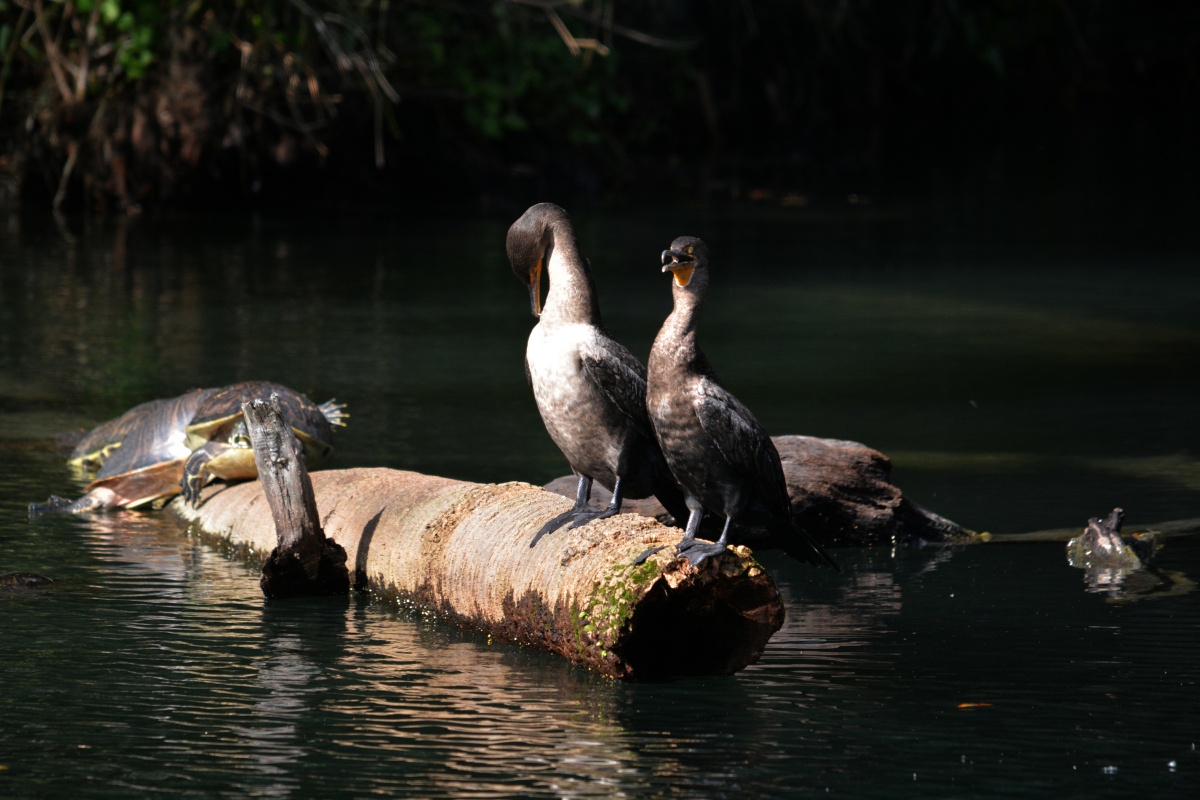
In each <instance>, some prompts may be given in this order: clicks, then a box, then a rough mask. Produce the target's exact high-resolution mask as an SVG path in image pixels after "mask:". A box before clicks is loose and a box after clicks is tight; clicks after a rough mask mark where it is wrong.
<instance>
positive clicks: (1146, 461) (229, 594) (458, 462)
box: [0, 206, 1200, 798]
mask: <svg viewBox="0 0 1200 800" xmlns="http://www.w3.org/2000/svg"><path fill="white" fill-rule="evenodd" d="M519 211H520V209H516V210H515V211H514V212H513V213H511V214H509V213H497V214H493V215H487V214H480V215H473V216H469V217H468V218H466V219H453V218H450V217H448V216H442V217H436V216H431V217H429V218H427V219H419V220H415V221H414V220H412V219H407V220H404V221H401V220H399V219H398V218H392V217H390V216H388V215H384V214H378V215H364V216H361V217H354V216H349V215H348V216H347V217H345V218H341V219H328V218H325V219H308V220H289V221H279V220H271V219H269V218H245V219H229V218H220V219H210V220H194V219H193V220H177V221H173V220H166V221H164V220H137V221H134V222H132V223H125V224H118V223H115V222H97V221H87V222H84V221H78V220H72V221H68V222H67V223H66V224H65V226H64V227H59V226H56V225H55V224H53V223H52V222H51V221H49V220H37V219H28V218H26V219H20V218H10V219H8V220H7V221H6V223H5V224H6V228H5V229H4V235H3V238H2V239H0V452H2V453H3V458H0V573H3V572H11V571H32V572H38V573H42V574H45V575H49V576H51V577H53V578H55V579H56V582H55V583H54V584H53V585H52V586H50V587H46V588H44V589H41V590H36V591H30V590H23V591H14V590H0V796H4V797H61V796H88V797H130V796H143V795H170V796H172V797H174V796H197V797H201V796H203V797H214V796H229V797H244V796H268V797H363V796H367V795H372V794H377V795H382V796H414V797H512V796H536V797H575V796H602V797H613V796H630V797H658V796H672V797H765V796H807V795H816V796H825V795H829V796H843V797H909V796H912V797H918V796H920V797H1010V796H1011V797H1032V796H1044V797H1055V798H1058V797H1169V796H1190V795H1191V790H1187V789H1186V787H1187V786H1189V785H1190V786H1192V787H1193V789H1194V788H1195V785H1196V775H1197V772H1198V771H1200V760H1198V758H1197V754H1196V750H1195V743H1196V742H1197V740H1198V739H1200V730H1198V723H1197V720H1200V687H1198V686H1197V680H1198V678H1200V666H1197V665H1198V664H1200V593H1196V592H1188V591H1185V590H1186V589H1187V588H1188V584H1187V583H1186V581H1187V580H1188V578H1189V577H1190V578H1191V579H1196V576H1200V543H1198V542H1200V540H1197V539H1196V538H1195V537H1194V536H1180V537H1176V538H1171V539H1168V540H1167V542H1166V545H1165V547H1164V549H1163V550H1162V552H1161V554H1160V555H1159V556H1158V558H1157V560H1156V561H1155V565H1156V567H1157V568H1158V570H1159V571H1158V572H1157V573H1155V574H1153V575H1150V576H1148V577H1147V576H1143V578H1144V580H1140V581H1139V582H1131V583H1130V584H1127V585H1125V586H1122V587H1110V588H1109V590H1108V591H1098V590H1096V588H1095V587H1089V584H1088V583H1086V582H1085V576H1084V573H1082V572H1081V571H1079V570H1075V569H1073V568H1071V567H1069V566H1068V565H1067V563H1066V558H1065V554H1064V550H1063V547H1062V545H1061V544H1057V543H1044V544H1022V545H993V546H983V547H974V548H967V549H957V550H938V549H925V550H917V551H909V550H900V551H896V552H892V551H891V550H888V549H883V548H880V549H875V550H859V551H852V550H844V549H843V550H838V551H836V553H835V555H836V556H837V558H838V559H839V561H840V562H841V563H842V565H843V573H842V574H841V575H831V574H824V573H822V572H818V571H815V570H812V569H809V568H807V567H805V566H804V565H800V564H795V563H792V562H790V561H788V560H787V559H786V557H783V556H781V555H780V554H775V553H766V554H764V555H763V560H764V563H765V564H766V565H767V566H768V568H769V569H770V570H771V572H772V574H773V575H774V576H775V577H776V580H777V581H778V583H779V586H780V589H781V591H782V592H783V593H784V595H785V598H786V602H787V608H788V618H787V622H786V624H785V627H784V628H783V630H781V631H780V632H779V633H778V634H777V635H776V636H775V637H774V638H773V639H772V641H771V643H770V645H769V646H768V648H767V651H766V653H765V655H764V657H763V659H762V660H761V661H760V662H759V663H758V664H756V665H754V666H753V667H751V668H749V669H747V670H745V671H743V672H741V673H739V674H738V675H736V676H733V677H728V678H714V679H703V680H680V681H673V682H667V683H652V684H638V685H628V684H619V683H614V682H611V681H609V680H606V679H602V678H599V677H596V676H594V675H591V674H588V673H585V672H582V671H580V670H577V669H575V668H572V667H570V666H569V665H567V664H566V663H565V662H564V661H562V660H561V659H559V658H557V657H554V656H551V655H547V654H544V653H541V652H537V651H531V650H527V649H522V648H519V647H516V646H514V645H511V644H508V643H504V642H499V641H492V642H489V641H488V640H487V639H486V637H482V636H479V635H477V634H474V633H470V632H463V631H459V630H457V629H455V628H452V627H449V626H446V625H444V624H442V623H439V622H437V621H436V620H433V619H430V618H428V617H426V616H423V615H422V614H421V613H420V612H419V611H414V610H412V609H406V608H397V607H394V606H388V605H384V604H380V603H372V602H370V601H369V600H367V599H364V598H360V597H355V598H351V599H349V600H346V599H341V600H321V601H296V602H272V603H267V602H265V601H264V600H263V598H262V597H261V594H260V592H259V590H258V586H257V576H256V574H255V573H254V571H253V570H251V569H250V568H248V567H247V566H245V565H243V564H242V563H240V562H237V561H234V560H231V559H230V558H228V557H227V556H226V555H224V554H222V553H219V552H217V551H215V550H213V549H211V548H210V547H208V546H206V545H203V544H200V543H198V542H196V541H195V540H193V539H191V538H189V537H188V536H187V535H186V532H185V531H183V530H181V529H180V527H179V526H178V525H177V524H176V523H174V522H173V521H172V520H171V519H170V518H169V517H167V516H163V515H160V514H157V513H146V514H138V513H126V514H113V515H99V516H93V517H87V518H42V519H38V520H36V521H29V520H27V519H26V516H25V510H24V509H25V505H26V503H28V502H29V501H30V500H43V499H45V498H46V497H47V496H48V495H49V494H51V493H57V494H75V493H78V491H79V487H78V485H76V484H73V483H72V482H71V480H70V478H69V477H68V475H67V473H66V470H65V468H64V466H63V451H62V449H61V446H60V445H59V444H58V442H57V440H56V437H57V436H59V435H60V434H63V433H65V432H69V431H71V430H78V429H82V428H85V427H88V426H91V425H94V424H95V423H97V422H99V421H101V420H103V419H106V418H108V417H111V416H113V415H115V414H117V413H119V412H120V411H122V410H124V409H125V408H127V407H129V406H131V405H133V404H135V403H138V402H142V401H144V400H147V399H150V398H153V397H160V396H169V395H174V394H178V393H180V392H182V391H183V390H185V389H187V388H190V387H193V386H198V385H204V386H213V385H223V384H227V383H232V382H234V381H237V380H245V379H269V380H276V381H280V382H282V383H285V384H287V385H290V386H292V387H294V388H296V389H299V390H301V391H304V392H306V393H308V394H309V395H310V396H312V397H313V399H315V400H317V401H321V400H325V399H327V398H329V397H336V398H337V399H338V400H340V401H343V402H345V403H347V404H348V406H349V411H350V413H351V415H352V416H351V419H350V425H349V427H348V428H347V429H346V430H345V431H339V436H338V439H337V442H336V444H337V447H338V456H337V463H336V465H337V466H368V465H369V466H389V467H397V468H405V469H415V470H420V471H423V472H429V473H435V474H441V475H447V476H452V477H458V478H466V479H470V480H477V481H504V480H512V479H522V480H528V481H531V482H545V481H547V480H549V479H551V478H553V477H556V476H558V475H560V474H563V473H564V472H565V471H566V467H565V464H564V463H563V461H562V458H561V456H560V455H559V454H558V453H557V451H556V450H555V449H554V446H553V444H552V443H551V442H550V441H549V438H548V437H547V436H546V434H545V432H544V430H543V429H542V427H541V424H540V421H539V419H538V417H537V412H536V409H535V408H534V406H533V401H532V398H531V397H530V395H529V390H528V387H527V386H526V384H525V379H524V375H523V371H522V368H521V362H522V357H523V351H524V340H525V336H526V335H527V333H528V330H529V328H530V326H531V325H532V322H533V320H532V318H531V317H530V316H529V313H528V301H527V297H526V295H525V292H524V289H523V287H522V286H521V285H520V284H519V283H518V282H517V281H516V279H515V278H514V277H513V276H512V274H511V272H510V271H509V268H508V265H507V263H506V260H505V257H504V251H503V238H504V232H505V230H506V228H507V225H508V223H509V222H510V221H511V219H512V218H515V216H516V214H517V213H519ZM1100 211H1102V212H1104V213H1099V214H1096V215H1085V214H1080V213H1075V212H1070V211H1067V210H1062V209H1060V210H1058V211H1057V212H1054V210H1053V209H1050V210H1048V209H1046V208H1038V209H1030V210H1027V211H1026V212H1023V213H1017V214H1007V215H997V214H994V213H992V211H991V210H989V209H979V208H970V207H968V208H961V207H957V206H948V207H942V208H937V207H928V206H926V207H921V208H866V209H864V208H861V207H854V208H851V207H849V206H847V207H845V208H841V207H838V208H826V209H763V208H741V207H735V208H729V209H722V210H699V211H689V210H686V209H677V210H674V211H672V212H669V213H657V214H655V215H653V216H648V215H645V214H642V215H634V214H628V215H620V214H611V213H610V214H601V213H594V212H593V213H589V212H586V211H582V210H581V211H576V212H575V219H576V225H577V228H578V232H579V236H580V239H581V243H582V246H583V249H584V251H585V253H586V254H587V255H588V256H590V258H591V259H592V262H593V265H594V270H595V273H596V278H597V283H598V285H599V288H600V292H601V303H602V307H603V309H604V312H605V315H606V321H607V323H608V325H609V328H610V329H611V331H612V332H613V333H614V334H615V335H616V336H617V337H618V338H620V339H621V340H622V341H624V342H625V343H626V344H628V345H629V346H630V348H631V349H632V350H633V351H634V352H635V353H638V354H640V355H642V356H643V357H644V355H645V353H646V352H647V351H648V349H649V343H650V341H651V339H652V338H653V335H654V333H655V331H656V330H657V326H658V324H659V323H660V322H661V320H662V318H663V317H664V316H665V314H666V313H667V311H668V309H669V303H670V296H669V289H668V284H667V278H666V277H665V276H663V275H661V273H660V272H659V265H658V252H659V251H661V250H662V249H663V248H664V247H665V246H666V245H667V244H669V242H670V240H671V239H673V238H674V237H675V236H677V235H680V234H684V233H689V234H695V235H700V236H702V237H704V238H705V239H706V240H707V241H708V242H709V244H710V247H711V249H712V250H713V254H714V266H713V269H714V279H713V287H712V293H711V295H710V301H709V305H708V308H707V310H706V314H705V320H704V328H703V333H702V343H703V344H704V346H705V348H706V350H707V352H708V355H709V357H710V360H711V361H712V362H713V364H714V365H715V367H716V369H717V370H718V372H719V373H720V374H721V375H722V377H723V378H724V380H725V382H726V383H727V384H728V385H729V386H730V387H731V388H732V389H733V390H734V391H735V392H737V393H738V394H739V396H741V397H742V399H743V400H745V401H746V402H747V404H748V405H750V406H751V407H752V408H753V409H754V410H755V411H756V413H757V414H758V416H759V418H760V420H761V421H762V422H763V423H764V424H765V425H766V427H767V428H768V429H769V430H770V431H772V432H773V433H777V434H782V433H806V434H813V435H818V436H828V437H837V438H849V439H856V440H859V441H863V442H866V443H867V444H869V445H871V446H873V447H876V448H877V449H880V450H882V451H883V452H885V453H887V454H888V455H889V456H891V457H892V459H893V463H894V466H895V473H894V479H895V482H896V483H897V484H898V485H899V486H900V487H901V488H903V489H904V491H905V492H906V493H907V494H908V496H910V497H911V498H912V499H914V500H916V501H917V502H919V503H921V504H923V505H926V506H928V507H929V508H931V509H932V510H934V511H937V512H938V513H941V514H943V515H945V516H948V517H950V518H952V519H955V520H956V521H958V522H960V523H962V524H963V525H966V526H968V527H971V528H975V529H978V530H988V531H994V532H1002V533H1003V532H1007V533H1013V532H1024V531H1031V530H1038V529H1044V528H1059V527H1078V528H1082V526H1083V524H1084V522H1085V521H1086V519H1087V518H1088V517H1090V516H1095V515H1099V514H1103V513H1105V512H1107V511H1108V510H1109V509H1111V508H1112V507H1114V506H1117V505H1120V506H1122V507H1124V508H1125V509H1126V512H1127V519H1128V523H1127V528H1129V529H1135V528H1137V527H1140V526H1143V525H1148V524H1154V523H1160V522H1165V521H1170V520H1180V519H1194V518H1197V517H1200V460H1198V459H1197V456H1196V454H1197V453H1198V452H1200V426H1198V425H1197V398H1198V397H1200V391H1198V390H1200V312H1198V311H1197V309H1198V308H1200V273H1198V272H1197V270H1196V267H1197V266H1198V264H1200V259H1198V256H1200V245H1198V243H1197V241H1196V238H1195V236H1194V234H1190V233H1188V232H1186V231H1185V230H1184V228H1183V227H1182V226H1178V225H1175V224H1173V223H1172V218H1168V219H1166V220H1163V219H1157V218H1156V219H1154V220H1149V221H1148V219H1147V217H1146V215H1144V214H1139V213H1137V210H1136V209H1135V208H1130V209H1117V211H1119V212H1121V213H1115V212H1114V211H1113V210H1112V209H1103V208H1102V209H1100ZM1126 211H1128V213H1125V212H1126ZM1052 212H1053V213H1052ZM1180 216H1187V215H1180ZM1193 527H1194V526H1193ZM1172 587H1173V588H1172ZM962 704H968V705H967V706H966V707H961V708H960V705H962ZM971 704H980V705H971Z"/></svg>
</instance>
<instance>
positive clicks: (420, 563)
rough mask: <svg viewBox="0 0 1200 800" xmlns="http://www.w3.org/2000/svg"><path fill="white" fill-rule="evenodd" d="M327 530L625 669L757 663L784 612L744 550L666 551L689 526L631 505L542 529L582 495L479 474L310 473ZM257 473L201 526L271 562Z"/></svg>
mask: <svg viewBox="0 0 1200 800" xmlns="http://www.w3.org/2000/svg"><path fill="white" fill-rule="evenodd" d="M310 477H311V479H312V486H313V490H314V494H315V499H316V503H317V507H318V508H319V509H320V511H321V514H322V517H321V523H322V526H323V528H324V531H325V533H326V535H327V536H329V537H330V538H332V539H334V540H336V541H337V542H338V543H340V544H341V545H342V546H343V547H345V549H346V551H347V552H348V553H349V554H350V558H351V559H352V561H353V569H354V572H355V576H356V577H355V583H356V585H357V586H358V588H360V589H366V590H369V591H371V592H372V593H373V594H375V595H377V596H380V597H383V598H388V599H392V598H394V599H398V600H402V601H406V602H409V603H412V604H414V605H416V606H418V607H420V608H422V609H428V610H431V611H433V612H434V613H436V614H437V615H438V616H440V617H441V618H443V619H445V620H448V621H451V622H454V623H456V624H459V625H462V626H464V627H469V628H474V629H476V630H479V631H483V632H486V633H488V634H489V635H491V636H493V637H496V638H501V639H507V640H511V641H517V642H520V643H522V644H525V645H530V646H535V647H540V648H544V649H547V650H550V651H553V652H555V653H559V654H560V655H563V656H565V657H567V658H568V659H570V660H571V661H572V662H574V663H575V664H578V665H580V666H584V667H587V668H589V669H592V670H595V671H597V672H600V673H603V674H605V675H610V676H613V677H618V678H645V677H661V676H664V675H681V674H728V673H732V672H736V671H737V670H739V669H742V668H743V667H745V666H747V665H749V664H752V663H754V662H755V661H756V660H757V659H758V657H759V656H760V655H761V654H762V651H763V649H764V648H765V647H766V644H767V641H768V639H769V638H770V637H771V635H772V634H773V633H774V632H775V631H776V630H778V629H779V627H780V626H781V625H782V624H783V616H784V610H783V604H782V602H781V601H780V598H779V593H778V591H777V590H776V587H775V583H774V581H772V580H771V578H770V576H769V575H768V574H767V573H766V572H765V571H764V570H763V569H762V567H761V566H760V565H759V564H758V563H757V562H755V560H754V559H753V557H752V556H751V554H750V551H749V550H747V549H746V548H744V547H741V548H730V549H729V550H727V551H726V552H725V553H724V554H722V555H721V556H718V557H713V558H710V559H708V560H706V561H704V562H703V563H702V564H701V565H700V567H699V568H695V567H692V566H691V565H690V564H688V562H687V559H683V558H676V557H675V548H674V547H667V548H666V549H665V550H663V551H662V552H660V553H658V554H656V555H654V556H652V557H651V558H650V559H648V560H647V561H646V562H645V563H644V564H640V565H638V566H634V565H633V560H634V558H636V557H637V556H638V554H640V553H641V552H642V551H644V550H645V549H647V548H648V547H652V546H657V545H674V544H675V543H676V542H678V541H679V538H680V536H681V533H680V531H679V530H678V529H673V528H667V527H664V526H663V525H661V524H659V523H658V522H656V521H655V520H652V519H648V518H645V517H640V516H637V515H634V514H621V515H618V516H616V517H611V518H609V519H604V520H597V521H595V522H591V523H589V524H588V525H586V526H583V527H581V528H578V529H575V530H572V531H565V530H564V531H557V532H555V533H554V534H551V535H549V536H546V537H545V538H543V539H542V540H541V541H540V542H538V545H537V547H533V548H530V547H529V542H530V540H531V539H532V538H533V535H534V533H535V532H536V531H537V530H538V529H539V528H540V527H541V526H542V524H543V523H545V522H546V521H547V520H548V519H550V518H551V517H553V516H555V515H557V514H558V513H560V512H562V511H564V510H565V509H566V508H567V507H569V505H570V501H568V500H566V499H565V498H563V497H561V496H559V495H556V494H553V493H551V492H547V491H544V490H543V489H540V488H538V487H535V486H530V485H529V484H525V483H505V484H500V485H495V484H476V483H468V482H464V481H456V480H451V479H448V478H440V477H436V476H431V475H422V474H420V473H416V472H403V471H399V470H389V469H348V470H322V471H319V472H314V473H312V475H311V476H310ZM266 502H267V500H266V498H265V497H264V494H263V490H262V488H261V486H260V485H259V484H258V483H246V484H241V485H236V486H231V487H228V488H219V487H215V486H210V487H208V488H206V489H205V492H204V499H203V502H202V503H201V505H200V506H199V507H198V508H191V507H189V506H187V505H185V504H183V503H173V504H172V505H171V506H170V507H171V508H172V509H173V510H174V511H175V513H177V514H178V515H180V516H181V517H183V518H184V519H187V520H189V521H191V522H192V523H193V525H194V527H195V528H196V529H198V530H199V531H200V532H202V533H204V534H207V535H209V536H213V537H218V538H220V539H222V540H224V541H225V542H227V543H229V544H232V545H234V546H235V547H238V548H240V549H242V550H243V551H244V552H247V553H249V554H250V557H251V558H256V559H261V558H262V556H261V554H262V553H265V552H268V551H269V550H270V549H271V548H272V547H273V546H274V544H275V535H274V531H273V530H272V529H271V523H270V521H269V517H268V516H267V515H265V514H264V513H263V511H264V507H263V504H264V503H266Z"/></svg>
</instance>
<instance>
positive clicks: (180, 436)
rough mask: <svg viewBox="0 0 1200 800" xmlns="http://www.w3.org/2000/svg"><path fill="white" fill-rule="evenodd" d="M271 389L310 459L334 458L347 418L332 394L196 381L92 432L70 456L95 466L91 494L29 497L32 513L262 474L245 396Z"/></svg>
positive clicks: (135, 502) (133, 502) (79, 465)
mask: <svg viewBox="0 0 1200 800" xmlns="http://www.w3.org/2000/svg"><path fill="white" fill-rule="evenodd" d="M272 394H276V395H278V397H279V402H280V406H281V407H282V408H283V411H284V414H285V416H286V417H287V418H288V420H289V421H290V422H291V424H292V429H293V430H294V431H295V432H296V434H297V437H298V438H299V439H300V441H301V442H302V443H303V444H304V446H305V460H306V461H307V462H308V463H309V465H310V466H315V465H316V464H317V463H319V462H320V461H321V460H323V459H325V458H327V457H328V456H329V454H330V453H331V452H332V450H333V446H332V444H331V441H332V434H333V426H335V425H345V418H346V417H347V414H346V413H345V412H344V408H345V407H344V406H343V405H341V404H338V403H336V402H334V401H333V400H330V401H328V402H327V403H324V404H322V405H320V406H318V405H315V404H314V403H313V402H312V401H311V400H309V399H308V398H307V397H306V396H304V395H303V394H300V393H299V392H296V391H295V390H293V389H289V388H288V387H286V386H282V385H280V384H277V383H269V382H266V381H251V382H246V383H239V384H234V385H232V386H226V387H224V388H220V389H193V390H191V391H189V392H186V393H184V394H182V395H180V396H178V397H172V398H167V399H163V400H151V401H150V402H147V403H142V404H141V405H138V406H135V407H134V408H131V409H130V410H129V411H127V412H125V413H124V414H122V415H121V416H119V417H116V418H115V419H111V420H109V421H107V422H104V423H102V424H101V425H99V426H97V427H96V428H94V429H93V430H91V431H90V432H88V433H87V434H86V435H85V436H84V437H83V439H82V440H80V442H79V444H78V445H76V447H75V449H74V450H73V451H72V453H71V456H70V458H69V459H68V462H67V463H68V464H69V465H70V466H71V467H72V468H73V469H74V470H77V471H78V472H79V473H80V474H82V475H85V476H86V475H87V473H89V472H91V471H93V470H96V472H95V476H94V478H93V480H92V481H91V483H89V484H88V486H87V489H86V491H85V493H84V495H83V496H82V497H80V498H79V499H77V500H69V499H66V498H62V497H57V496H51V497H50V499H49V500H48V501H47V502H46V503H30V504H29V513H30V515H31V516H36V515H38V514H43V513H79V512H83V511H96V510H108V509H119V508H137V507H139V506H143V505H146V504H148V503H151V502H153V501H155V500H159V499H162V498H167V497H172V496H174V495H176V494H179V493H180V492H187V491H189V490H194V492H195V498H191V497H189V500H191V501H192V502H193V503H194V502H195V501H196V499H198V496H199V492H200V488H201V487H202V486H203V484H204V483H205V482H206V481H207V480H208V477H209V476H216V477H221V478H226V479H229V480H236V479H248V478H256V477H257V476H258V471H257V469H255V466H254V451H253V448H252V447H251V445H250V437H249V435H248V433H247V430H246V426H245V421H244V420H242V419H241V403H242V401H244V400H251V399H255V398H264V397H270V396H271V395H272ZM194 451H195V452H194ZM193 456H195V460H194V461H193Z"/></svg>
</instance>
